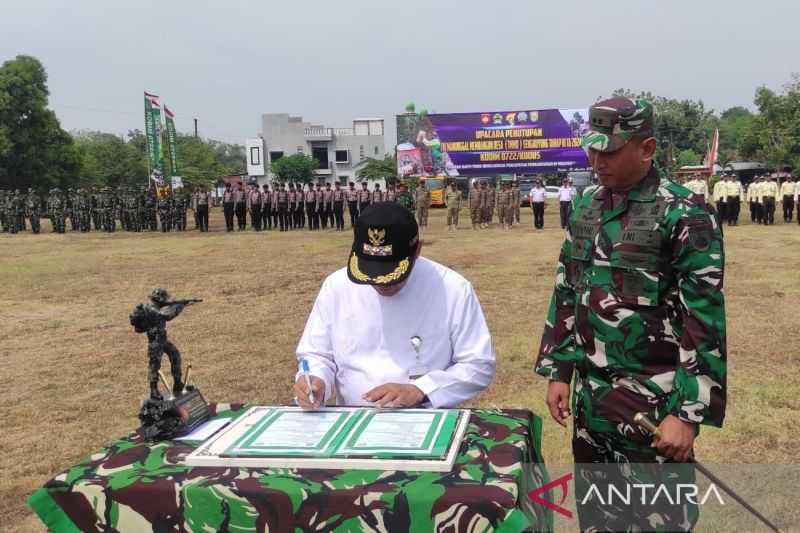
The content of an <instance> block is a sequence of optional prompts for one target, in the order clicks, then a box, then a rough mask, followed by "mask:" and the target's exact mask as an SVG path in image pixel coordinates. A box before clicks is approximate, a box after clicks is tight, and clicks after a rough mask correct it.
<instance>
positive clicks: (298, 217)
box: [292, 205, 303, 229]
mask: <svg viewBox="0 0 800 533" xmlns="http://www.w3.org/2000/svg"><path fill="white" fill-rule="evenodd" d="M292 217H293V218H294V227H295V228H298V229H299V228H302V227H303V224H302V222H303V206H302V205H298V206H296V207H295V208H294V211H293V212H292Z"/></svg>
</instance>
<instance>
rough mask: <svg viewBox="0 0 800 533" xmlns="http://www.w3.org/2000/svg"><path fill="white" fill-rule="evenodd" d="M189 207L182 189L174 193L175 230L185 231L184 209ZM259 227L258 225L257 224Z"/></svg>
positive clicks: (259, 214)
mask: <svg viewBox="0 0 800 533" xmlns="http://www.w3.org/2000/svg"><path fill="white" fill-rule="evenodd" d="M188 207H189V198H188V197H187V195H186V193H185V192H184V191H183V190H179V191H178V193H177V194H176V195H175V200H174V211H173V212H172V214H173V217H174V223H173V225H174V227H175V230H176V231H186V209H187V208H188ZM258 219H259V222H258V223H259V224H260V223H261V222H260V221H261V213H260V212H259V213H258ZM259 228H260V226H259Z"/></svg>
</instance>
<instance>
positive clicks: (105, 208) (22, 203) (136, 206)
mask: <svg viewBox="0 0 800 533" xmlns="http://www.w3.org/2000/svg"><path fill="white" fill-rule="evenodd" d="M188 203H189V202H188V197H187V196H186V195H185V194H183V193H180V192H178V193H175V194H173V193H171V192H169V193H168V194H166V195H163V196H161V197H158V196H157V195H156V194H155V191H153V190H152V189H147V188H141V189H139V190H137V189H135V188H121V189H116V190H115V189H112V188H110V187H103V188H100V189H98V188H94V187H93V188H91V189H88V188H86V189H84V188H77V189H67V190H66V191H62V190H61V189H60V188H58V187H56V188H53V189H50V191H49V193H48V194H47V196H46V198H45V199H44V201H42V199H41V197H40V196H39V194H37V193H36V192H35V191H34V190H33V189H28V193H27V194H25V195H23V194H21V193H20V191H19V190H16V191H14V192H13V193H11V192H7V191H0V225H2V228H3V231H5V232H9V233H17V232H18V231H20V230H25V229H26V227H25V219H26V218H28V219H29V220H30V224H31V230H32V231H33V233H39V231H40V218H41V217H42V216H47V217H48V218H49V219H50V221H51V225H52V230H51V231H52V232H53V233H65V232H66V231H67V227H68V226H69V227H70V228H71V230H72V231H80V232H89V231H92V229H94V230H95V231H100V230H102V231H106V232H109V233H111V232H114V231H116V227H117V220H119V221H120V224H121V226H122V228H123V229H124V230H126V231H143V230H150V231H158V229H159V223H160V226H161V231H164V232H166V231H170V230H171V229H173V228H174V229H176V230H179V231H183V230H185V229H186V209H187V207H188Z"/></svg>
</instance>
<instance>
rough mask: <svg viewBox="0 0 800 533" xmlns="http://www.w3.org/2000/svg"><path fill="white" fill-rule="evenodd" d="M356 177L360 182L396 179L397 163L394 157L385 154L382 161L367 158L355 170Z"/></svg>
mask: <svg viewBox="0 0 800 533" xmlns="http://www.w3.org/2000/svg"><path fill="white" fill-rule="evenodd" d="M356 177H357V178H358V179H360V180H379V179H386V180H387V181H394V180H396V179H397V162H396V161H395V160H394V156H392V155H391V154H386V155H385V156H384V157H383V159H375V158H372V157H367V158H365V159H364V160H363V161H361V162H360V163H359V164H358V165H357V168H356Z"/></svg>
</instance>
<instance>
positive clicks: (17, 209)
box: [6, 189, 24, 233]
mask: <svg viewBox="0 0 800 533" xmlns="http://www.w3.org/2000/svg"><path fill="white" fill-rule="evenodd" d="M23 205H24V204H23V201H22V196H21V195H20V193H19V189H14V194H13V195H8V196H7V197H6V219H7V220H8V230H9V231H10V232H11V233H17V232H18V231H19V230H20V229H22V226H21V225H20V223H19V220H20V218H21V216H20V215H21V213H24V210H23V209H24V208H23Z"/></svg>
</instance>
